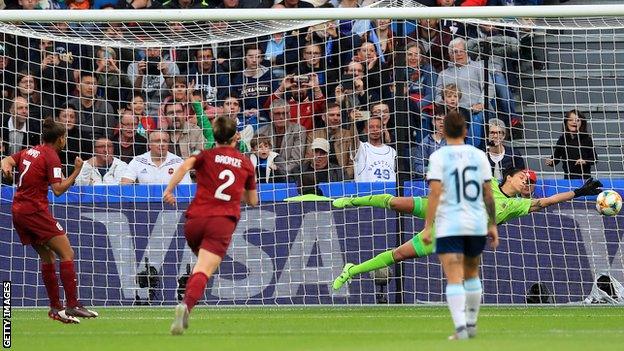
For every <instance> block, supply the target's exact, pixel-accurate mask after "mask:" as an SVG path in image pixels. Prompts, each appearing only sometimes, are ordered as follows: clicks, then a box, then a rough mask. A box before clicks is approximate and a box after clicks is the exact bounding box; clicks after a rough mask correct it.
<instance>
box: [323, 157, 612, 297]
mask: <svg viewBox="0 0 624 351" xmlns="http://www.w3.org/2000/svg"><path fill="white" fill-rule="evenodd" d="M527 181H528V176H527V173H526V172H525V171H524V170H523V169H521V168H509V169H506V170H505V171H504V172H503V181H502V183H501V184H500V185H499V183H498V181H497V180H496V179H492V181H491V184H492V192H493V195H494V203H495V207H496V224H501V223H505V222H507V221H509V220H512V219H514V218H520V217H523V216H526V215H528V214H529V213H531V212H535V211H539V210H541V209H544V208H546V207H548V206H551V205H555V204H558V203H562V202H566V201H569V200H572V199H574V198H577V197H582V196H588V195H598V194H600V192H602V189H601V187H602V183H601V182H600V181H598V180H594V179H591V178H590V179H588V180H587V181H586V182H585V184H583V186H581V187H580V188H578V189H575V190H574V191H566V192H563V193H558V194H555V195H552V196H549V197H545V198H541V199H527V198H522V197H520V195H521V194H522V190H523V188H524V187H525V185H526V184H527ZM333 206H334V207H336V208H348V207H361V206H372V207H377V208H387V209H391V210H395V211H397V212H400V213H407V214H413V215H414V216H416V217H418V218H425V214H426V213H427V198H425V197H395V196H392V195H389V194H381V195H371V196H364V197H342V198H338V199H336V200H334V201H333ZM434 245H435V241H434V242H433V243H431V244H425V243H424V242H423V240H422V238H421V235H420V233H418V234H416V235H414V237H413V238H412V240H410V241H408V242H405V243H403V244H402V245H401V246H399V247H397V248H396V249H394V250H388V251H385V252H382V253H380V254H379V255H377V256H375V257H373V258H371V259H370V260H368V261H365V262H362V263H360V264H357V265H356V264H353V263H347V264H346V265H345V266H344V268H343V270H342V273H341V274H340V276H338V278H336V280H334V284H333V288H334V290H338V289H340V288H341V287H342V286H343V285H344V284H345V283H346V282H347V281H349V280H350V279H351V278H352V277H354V276H356V275H358V274H362V273H366V272H370V271H374V270H377V269H380V268H383V267H388V266H391V265H392V264H394V263H397V262H401V261H404V260H407V259H410V258H418V257H425V256H429V255H431V254H432V253H433V252H434V247H435V246H434Z"/></svg>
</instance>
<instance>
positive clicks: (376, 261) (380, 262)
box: [349, 195, 394, 277]
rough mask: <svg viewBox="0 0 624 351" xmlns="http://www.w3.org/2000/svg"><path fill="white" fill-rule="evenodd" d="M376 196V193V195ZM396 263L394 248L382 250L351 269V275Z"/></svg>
mask: <svg viewBox="0 0 624 351" xmlns="http://www.w3.org/2000/svg"><path fill="white" fill-rule="evenodd" d="M374 196H376V195H374ZM392 264H394V258H393V257H392V250H388V251H386V252H382V253H380V254H379V255H377V256H375V257H373V258H371V259H370V260H368V261H365V262H362V263H360V264H358V265H355V266H353V267H351V268H350V269H349V275H350V276H351V277H353V276H355V275H357V274H362V273H366V272H371V271H374V270H376V269H379V268H384V267H388V266H391V265H392Z"/></svg>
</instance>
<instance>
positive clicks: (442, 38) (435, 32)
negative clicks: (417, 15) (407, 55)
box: [412, 18, 453, 72]
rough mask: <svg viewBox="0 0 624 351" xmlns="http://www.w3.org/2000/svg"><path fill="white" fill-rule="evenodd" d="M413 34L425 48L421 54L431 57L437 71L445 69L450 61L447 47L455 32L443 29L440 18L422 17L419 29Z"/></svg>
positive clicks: (419, 21)
mask: <svg viewBox="0 0 624 351" xmlns="http://www.w3.org/2000/svg"><path fill="white" fill-rule="evenodd" d="M412 36H413V37H414V39H415V40H416V41H417V42H418V43H419V44H420V45H421V46H422V48H423V51H422V52H421V55H423V56H426V57H428V58H430V61H431V65H432V66H433V67H434V68H435V71H436V72H440V71H442V70H444V69H445V68H446V63H447V62H449V61H450V60H449V58H448V57H447V50H445V48H447V47H448V44H449V43H450V42H451V40H452V39H453V34H451V33H449V32H448V31H443V30H442V26H441V24H440V21H439V20H438V19H435V18H429V19H428V18H422V19H419V20H418V26H417V29H416V31H415V32H414V34H412Z"/></svg>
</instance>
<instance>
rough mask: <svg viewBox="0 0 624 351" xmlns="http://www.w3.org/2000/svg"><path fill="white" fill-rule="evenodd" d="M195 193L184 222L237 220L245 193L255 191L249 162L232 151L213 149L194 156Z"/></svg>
mask: <svg viewBox="0 0 624 351" xmlns="http://www.w3.org/2000/svg"><path fill="white" fill-rule="evenodd" d="M195 158H196V160H195V166H194V168H195V170H196V173H195V175H196V178H197V193H196V194H195V198H194V199H193V201H192V202H191V204H190V205H189V207H188V209H187V210H186V217H187V218H196V217H216V216H232V217H235V218H236V220H238V219H239V218H240V202H241V198H242V196H243V191H245V190H255V189H256V174H255V171H254V167H253V165H252V163H251V161H250V160H249V159H248V158H247V157H245V156H243V154H241V153H240V152H238V151H237V150H235V149H234V148H231V147H223V146H220V147H215V148H213V149H210V150H204V151H202V152H201V153H200V154H199V155H197V156H195Z"/></svg>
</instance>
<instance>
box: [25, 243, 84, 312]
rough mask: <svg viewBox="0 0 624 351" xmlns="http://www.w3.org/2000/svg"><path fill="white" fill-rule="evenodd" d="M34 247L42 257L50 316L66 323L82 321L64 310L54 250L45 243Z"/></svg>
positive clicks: (42, 269) (42, 273)
mask: <svg viewBox="0 0 624 351" xmlns="http://www.w3.org/2000/svg"><path fill="white" fill-rule="evenodd" d="M32 247H33V249H35V251H37V254H38V255H39V258H40V259H41V277H42V278H43V285H45V288H46V292H47V293H48V300H50V310H49V311H48V317H50V318H51V319H53V320H56V321H59V322H61V323H66V324H72V323H80V320H79V319H78V318H76V317H72V316H67V315H66V314H65V311H64V310H63V304H62V303H61V298H60V296H59V285H58V279H57V278H56V271H55V268H54V262H55V261H56V256H55V255H54V251H52V250H50V249H49V248H48V247H47V246H45V245H39V244H34V245H32Z"/></svg>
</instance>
